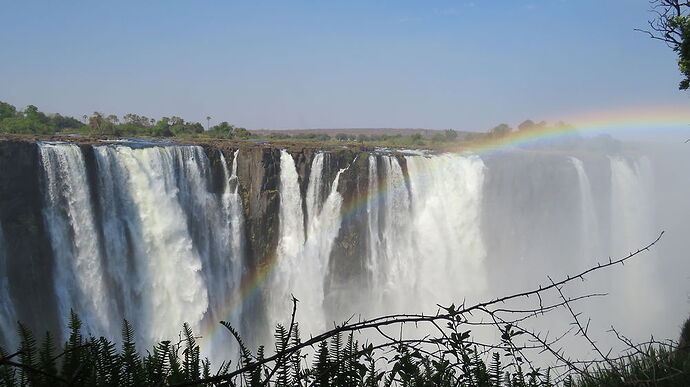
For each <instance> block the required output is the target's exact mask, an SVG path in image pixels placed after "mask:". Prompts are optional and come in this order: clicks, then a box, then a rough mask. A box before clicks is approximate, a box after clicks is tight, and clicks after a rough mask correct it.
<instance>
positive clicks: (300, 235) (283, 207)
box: [265, 149, 315, 340]
mask: <svg viewBox="0 0 690 387" xmlns="http://www.w3.org/2000/svg"><path fill="white" fill-rule="evenodd" d="M314 173H315V172H314V171H312V174H314ZM279 189H280V192H279V197H280V211H279V214H278V219H279V222H280V227H279V231H278V232H279V234H278V238H279V239H278V246H277V249H276V252H275V258H274V259H275V261H276V262H275V263H274V265H275V267H274V269H273V273H272V274H271V277H270V279H269V281H268V284H267V285H268V286H267V289H266V293H267V294H266V295H267V298H268V304H269V305H268V306H267V310H268V322H269V327H268V329H269V331H268V332H266V333H265V336H266V337H267V338H270V337H271V336H270V335H271V333H272V332H271V330H272V324H274V323H276V322H279V321H280V322H282V323H283V325H285V326H287V325H288V324H289V321H285V320H286V319H288V318H289V313H290V309H291V305H290V295H291V294H293V295H294V293H300V292H299V290H298V289H296V288H295V287H296V286H298V284H300V283H304V282H305V281H299V282H298V281H297V278H298V276H299V275H301V270H305V269H306V270H308V267H307V265H306V264H304V262H303V261H302V259H303V258H304V257H303V256H302V249H303V246H304V238H305V236H304V216H303V213H302V197H301V194H300V190H299V181H298V175H297V168H296V166H295V160H294V159H293V158H292V156H291V155H290V154H289V153H288V152H287V151H286V150H284V149H283V150H281V151H280V187H279ZM309 280H313V278H309ZM296 296H299V297H301V296H302V295H301V294H297V295H296ZM300 312H302V311H300ZM268 340H270V339H268Z"/></svg>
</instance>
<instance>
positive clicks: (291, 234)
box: [268, 150, 345, 333]
mask: <svg viewBox="0 0 690 387" xmlns="http://www.w3.org/2000/svg"><path fill="white" fill-rule="evenodd" d="M323 166H324V155H323V153H317V154H316V155H315V156H314V159H313V160H312V165H311V174H310V178H309V183H308V186H307V194H306V200H305V202H306V205H307V219H308V220H307V233H306V236H305V233H304V223H303V215H302V214H303V213H302V198H301V195H300V190H299V181H298V175H297V170H296V167H295V161H294V159H293V157H292V156H291V155H290V154H289V153H288V152H287V151H285V150H282V151H281V154H280V214H279V216H280V239H279V242H278V249H277V250H278V251H277V253H276V259H277V262H276V268H275V270H274V273H273V275H272V280H271V281H270V286H269V290H268V293H269V296H270V298H271V301H270V306H269V322H270V323H275V322H281V323H283V324H284V325H288V324H289V321H287V320H286V319H288V318H289V317H290V315H289V312H290V307H291V304H290V296H291V295H293V296H295V297H296V298H297V299H298V300H300V305H299V310H298V314H299V321H300V327H301V329H302V331H303V332H305V333H316V332H318V331H319V330H322V329H324V328H325V326H326V316H325V312H324V309H323V300H324V280H325V276H326V272H327V269H328V258H329V256H330V252H331V248H332V245H333V242H334V240H335V237H336V236H337V233H338V230H339V228H340V207H341V204H342V196H341V195H340V194H339V193H338V182H339V179H340V175H341V174H342V173H343V172H344V171H345V169H341V170H340V171H338V173H337V174H336V176H335V179H334V180H333V184H332V185H331V191H330V193H329V194H328V196H327V197H326V199H325V201H324V202H323V204H322V205H321V203H320V197H319V192H320V188H321V184H322V179H323ZM319 207H320V208H319Z"/></svg>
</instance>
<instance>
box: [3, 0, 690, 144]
mask: <svg viewBox="0 0 690 387" xmlns="http://www.w3.org/2000/svg"><path fill="white" fill-rule="evenodd" d="M3 9H4V10H5V12H3V14H2V15H0V42H1V43H2V46H3V47H5V52H6V53H7V55H6V56H5V58H4V59H3V61H0V84H2V85H3V87H2V88H1V89H0V100H2V101H6V102H9V103H11V104H13V105H16V106H18V107H20V108H21V107H24V106H26V105H28V104H34V105H37V106H38V107H39V108H40V109H41V110H42V111H45V112H49V113H50V112H59V113H63V114H69V115H73V116H76V117H81V116H82V115H83V114H90V113H91V112H93V111H102V112H105V113H108V114H117V115H119V116H122V115H123V114H126V113H130V112H131V113H137V114H143V115H146V116H150V117H161V116H172V115H176V116H181V117H183V118H185V119H186V120H190V121H198V122H204V123H205V121H206V119H205V117H206V116H211V117H212V121H211V124H213V123H217V122H220V121H228V122H231V123H233V124H236V125H240V126H244V127H247V128H249V129H311V128H315V129H326V128H414V129H417V128H424V129H446V128H453V129H457V130H463V131H486V130H488V129H490V128H491V127H493V126H494V125H496V124H498V123H502V122H505V123H508V124H511V125H517V124H519V123H520V122H521V121H523V120H525V119H532V120H535V121H537V120H547V121H557V120H566V121H568V120H569V119H571V117H577V116H580V115H582V114H587V113H589V112H593V111H608V110H611V111H621V110H623V111H626V110H629V111H634V110H636V109H649V108H650V107H652V108H653V107H660V106H663V107H672V108H676V109H684V107H685V106H686V105H687V102H688V101H687V99H688V96H687V94H686V93H683V92H680V91H678V90H677V83H678V81H679V80H680V76H679V74H678V71H677V66H676V60H675V54H674V53H673V52H672V51H671V50H669V49H668V48H667V47H666V46H665V45H664V44H663V43H661V42H658V41H654V40H651V39H649V38H648V37H647V36H646V35H645V34H643V33H640V32H636V31H634V29H635V28H644V27H645V26H646V20H647V18H648V17H649V16H650V14H649V12H648V9H649V4H648V2H647V0H609V1H605V2H601V1H593V0H584V1H578V2H575V1H568V0H558V1H546V0H541V1H538V0H529V1H527V0H524V1H523V0H520V1H482V2H480V1H475V2H470V1H437V2H431V3H416V2H395V3H392V2H384V3H377V4H370V3H368V2H347V3H339V2H335V3H333V2H331V3H328V4H312V3H306V2H291V3H289V4H287V3H279V2H268V3H262V4H261V5H257V4H240V3H224V2H204V3H194V6H190V5H189V3H184V2H178V1H173V2H161V1H153V2H147V3H145V4H144V3H138V2H131V1H126V2H118V3H117V4H114V3H91V2H85V1H76V2H69V3H64V2H60V3H55V2H48V1H36V2H31V3H29V2H11V1H4V3H3Z"/></svg>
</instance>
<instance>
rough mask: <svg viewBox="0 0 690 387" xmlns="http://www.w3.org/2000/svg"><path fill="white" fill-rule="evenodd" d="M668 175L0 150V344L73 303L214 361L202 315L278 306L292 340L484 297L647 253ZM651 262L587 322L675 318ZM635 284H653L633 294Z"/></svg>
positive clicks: (370, 156) (60, 322) (242, 152)
mask: <svg viewBox="0 0 690 387" xmlns="http://www.w3.org/2000/svg"><path fill="white" fill-rule="evenodd" d="M648 153H649V152H648ZM664 163H666V164H664ZM668 163H669V160H668V159H664V158H663V157H657V156H655V153H654V152H651V153H649V154H647V153H645V152H641V151H639V150H636V151H634V152H619V151H616V152H607V151H602V150H596V151H583V150H582V149H578V150H563V149H561V150H558V151H542V150H526V149H513V150H508V151H503V152H498V153H492V154H483V155H466V154H451V153H439V154H432V153H428V152H424V151H396V152H390V151H387V150H361V149H346V148H342V149H329V150H319V149H314V148H295V149H287V150H286V149H279V148H276V147H272V146H270V145H263V146H246V147H241V148H237V147H233V146H214V145H209V144H206V145H175V144H166V143H155V142H154V143H147V142H142V141H135V140H132V141H128V142H107V143H88V142H84V141H80V142H78V143H71V142H50V141H28V142H27V141H20V140H16V141H9V140H8V141H0V231H1V233H2V235H1V238H2V239H1V240H0V295H4V296H3V297H2V298H1V299H2V301H1V302H0V306H1V307H2V308H0V312H2V313H1V315H0V316H1V317H2V318H1V319H0V322H2V323H3V330H2V333H3V338H2V340H4V341H5V342H8V341H13V340H14V333H13V331H12V328H11V327H10V326H11V325H12V322H13V321H14V320H20V321H23V322H25V323H26V324H27V325H28V326H29V327H30V328H32V329H33V330H34V331H36V332H41V331H44V330H46V329H51V330H53V331H57V332H64V330H65V326H66V322H67V318H68V317H69V312H70V310H71V309H73V310H74V311H76V312H77V313H78V314H79V315H80V317H81V318H82V320H83V321H84V324H85V327H86V329H87V330H88V332H90V333H92V334H94V335H101V334H103V335H109V336H111V337H115V336H117V335H118V333H119V331H120V323H121V320H122V319H123V318H126V319H128V320H129V321H130V322H132V324H133V326H134V327H135V330H136V332H137V334H138V339H139V341H140V342H141V343H142V344H148V343H150V342H153V341H155V340H160V339H163V338H169V337H175V336H176V335H177V332H178V331H179V329H180V327H181V325H182V323H183V322H188V323H189V324H190V325H191V326H192V327H193V328H194V329H195V330H196V331H198V332H200V333H201V334H202V335H203V336H204V339H209V342H211V343H212V344H211V349H210V351H211V353H212V355H218V356H222V355H225V354H227V351H228V347H227V346H226V345H217V346H216V345H215V344H213V342H214V340H213V339H214V333H215V331H216V326H217V324H218V321H220V320H225V321H229V322H231V323H232V324H233V325H235V326H237V327H239V328H240V331H241V332H242V334H243V335H244V336H245V338H247V339H248V340H249V341H250V342H254V343H261V342H264V341H266V340H267V338H269V337H270V334H271V327H272V326H273V324H275V322H276V321H281V320H283V321H284V320H285V319H287V318H289V313H290V310H291V303H290V298H291V296H292V295H294V296H295V297H296V298H298V299H299V300H300V302H299V306H298V319H299V321H300V323H301V328H302V331H303V332H308V333H316V332H317V331H319V330H321V329H324V328H326V327H327V326H329V325H330V324H332V322H333V321H334V320H342V319H346V318H349V317H351V316H352V315H353V314H355V315H356V314H363V315H369V316H371V315H374V314H383V313H392V312H403V311H408V312H410V311H413V312H428V313H433V312H434V310H435V308H436V305H437V304H449V303H451V302H456V303H459V302H462V300H465V299H467V300H478V299H483V298H490V297H493V296H496V295H499V294H502V292H506V291H509V290H515V289H520V288H521V286H523V287H524V285H525V283H526V282H532V281H540V280H542V279H543V278H545V276H546V275H547V274H550V275H558V274H561V273H567V272H573V271H576V270H580V269H582V268H584V267H585V266H587V265H591V264H594V262H596V260H597V259H598V258H602V257H607V256H609V255H620V254H622V253H625V252H627V251H629V250H631V249H634V248H636V247H638V246H640V245H641V244H643V243H644V242H646V241H648V240H650V239H653V238H654V237H655V236H656V233H657V231H660V230H659V228H660V226H659V225H660V224H661V223H662V222H661V220H663V219H666V218H668V217H669V216H668V215H669V210H668V206H667V205H668V204H669V203H659V200H658V198H660V197H664V195H666V194H667V191H666V190H665V189H664V187H665V186H666V185H668V184H670V183H669V182H668V181H670V180H671V179H668V177H667V176H665V175H664V174H659V173H657V170H658V168H659V166H660V165H667V164H668ZM678 209H681V210H683V209H687V206H685V205H683V206H681V207H678ZM677 223H678V222H677ZM680 223H681V224H682V222H680ZM676 226H677V225H676ZM671 247H672V248H670V249H668V250H667V251H666V252H665V255H667V256H670V257H671V258H669V259H671V260H676V259H678V258H677V257H676V255H678V251H677V248H676V242H672V243H671ZM662 267H663V265H656V264H650V263H649V262H643V263H642V264H639V265H636V266H635V265H633V267H632V269H627V271H626V272H625V273H624V274H623V275H622V277H619V278H618V279H617V280H616V281H612V280H611V279H609V278H602V279H600V280H597V281H595V282H594V284H595V285H596V286H600V287H602V288H603V290H606V291H611V292H613V293H617V294H618V295H619V296H621V297H622V298H620V299H618V300H617V301H616V305H618V306H617V307H615V308H611V307H610V306H601V305H595V306H594V307H593V308H594V309H593V311H596V312H597V313H598V312H599V311H602V310H607V313H610V314H611V315H610V316H609V317H607V318H606V319H607V320H609V319H610V318H613V317H614V316H615V315H616V313H615V312H616V311H615V309H616V308H619V309H621V310H624V309H626V308H630V307H631V305H637V306H643V305H644V306H645V307H649V305H653V306H652V309H653V308H656V311H657V312H658V313H665V312H668V311H669V310H672V309H673V308H675V307H676V306H677V305H678V300H679V299H682V295H680V296H679V295H678V294H672V291H671V290H670V289H669V287H668V286H665V285H664V282H665V281H664V280H663V278H664V276H663V275H662V274H663V273H662V272H661V271H662ZM674 275H675V276H677V275H679V274H677V273H676V274H671V276H672V277H673V276H674ZM643 283H648V284H654V286H649V289H655V290H653V291H652V290H650V291H647V292H645V293H644V295H640V294H638V293H637V292H636V289H640V288H642V285H641V284H643ZM644 288H646V287H644ZM652 293H654V294H652ZM659 299H663V300H668V302H667V303H662V304H661V305H660V306H659V303H658V302H657V301H656V300H659ZM654 305H656V306H654ZM611 311H613V312H612V313H611ZM684 314H685V312H682V313H678V315H679V316H683V315H684ZM680 319H681V317H679V321H680ZM654 324H655V323H654V322H653V321H651V319H650V321H648V322H647V323H645V324H642V325H641V326H640V330H642V331H643V332H647V331H649V329H651V328H653V327H654ZM662 325H663V324H662ZM666 325H668V324H666ZM667 328H668V326H663V327H661V328H659V329H661V330H664V329H666V330H668V329H667ZM645 329H647V330H645Z"/></svg>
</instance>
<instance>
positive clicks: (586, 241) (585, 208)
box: [570, 157, 600, 263]
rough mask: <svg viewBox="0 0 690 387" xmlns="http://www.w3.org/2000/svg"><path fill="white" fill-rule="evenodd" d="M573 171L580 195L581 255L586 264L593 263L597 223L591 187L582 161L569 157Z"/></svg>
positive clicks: (597, 243)
mask: <svg viewBox="0 0 690 387" xmlns="http://www.w3.org/2000/svg"><path fill="white" fill-rule="evenodd" d="M570 161H571V162H572V163H573V166H574V167H575V170H576V171H577V179H578V183H579V184H578V186H579V193H580V229H581V232H582V235H581V243H580V247H581V254H582V258H583V260H584V261H585V262H587V263H594V262H595V261H596V258H597V254H598V253H599V238H600V236H599V221H598V219H597V212H596V208H595V207H594V197H593V195H592V185H591V183H590V181H589V177H588V176H587V173H586V172H585V167H584V164H583V163H582V161H581V160H580V159H578V158H576V157H570Z"/></svg>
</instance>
